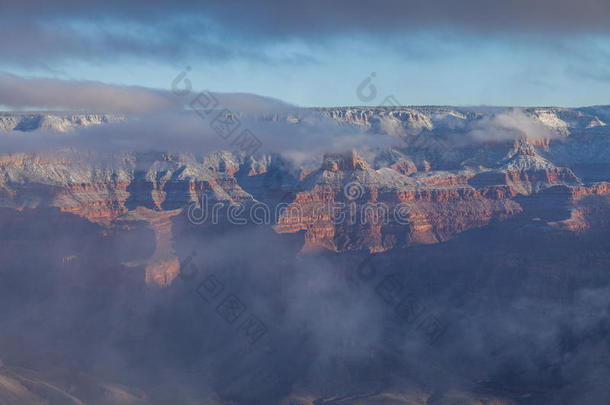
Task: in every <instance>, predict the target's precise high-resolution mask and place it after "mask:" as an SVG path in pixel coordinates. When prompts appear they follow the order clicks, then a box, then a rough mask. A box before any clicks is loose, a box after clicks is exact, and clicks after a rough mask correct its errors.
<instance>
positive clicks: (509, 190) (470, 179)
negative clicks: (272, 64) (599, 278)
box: [0, 107, 610, 286]
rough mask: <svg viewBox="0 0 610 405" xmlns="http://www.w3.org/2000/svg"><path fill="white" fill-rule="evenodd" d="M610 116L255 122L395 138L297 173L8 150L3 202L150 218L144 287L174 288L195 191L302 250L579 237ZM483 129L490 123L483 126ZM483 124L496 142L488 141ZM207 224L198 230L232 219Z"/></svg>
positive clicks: (408, 115)
mask: <svg viewBox="0 0 610 405" xmlns="http://www.w3.org/2000/svg"><path fill="white" fill-rule="evenodd" d="M609 110H610V109H603V108H598V109H595V110H589V109H559V108H532V109H525V110H519V112H518V114H516V113H512V112H510V111H509V112H502V114H505V115H502V114H499V113H498V112H488V111H477V110H476V109H464V108H462V109H459V108H451V107H442V108H441V107H410V108H406V107H388V108H383V107H374V108H369V107H345V108H324V109H313V110H306V111H299V112H295V113H290V114H288V113H281V114H276V115H273V116H272V117H271V118H270V117H269V116H261V117H260V118H259V119H260V120H262V121H265V122H269V121H270V122H272V123H277V122H281V123H288V124H289V125H294V126H298V125H301V124H300V122H301V120H302V119H303V118H304V117H311V116H312V115H313V116H316V117H321V119H326V120H331V121H333V122H336V123H338V125H340V126H342V127H344V128H350V127H353V128H359V130H362V128H364V129H365V130H366V131H371V132H379V133H381V134H386V135H389V136H391V137H394V138H396V146H393V147H387V146H384V147H380V148H377V149H373V150H372V151H371V150H370V148H367V150H366V153H361V152H359V151H358V150H350V151H345V152H342V153H337V152H333V153H326V154H324V155H323V156H320V157H319V160H318V163H316V164H310V165H309V166H308V167H298V166H295V165H294V164H292V163H291V162H290V161H289V160H288V159H286V158H285V157H282V156H281V154H263V155H259V156H253V157H251V156H244V155H239V154H235V153H231V152H213V153H209V154H206V155H204V156H197V155H196V154H194V153H169V152H165V151H159V152H147V153H140V152H132V151H125V152H118V153H116V152H115V153H105V152H101V151H86V150H76V149H66V148H64V149H62V150H57V151H48V152H30V153H5V154H4V155H2V156H0V205H1V206H2V207H7V208H12V209H16V210H23V209H36V208H56V209H57V210H58V212H65V213H70V214H74V215H78V216H80V217H83V218H86V219H87V220H89V221H92V222H94V223H98V224H101V225H103V226H106V227H113V226H115V225H116V224H117V223H125V222H126V221H127V222H129V221H136V220H138V221H144V222H146V223H148V224H149V225H148V226H149V227H150V228H151V229H152V230H153V231H154V232H155V235H157V236H156V241H157V242H156V243H157V250H156V251H155V253H154V254H153V256H151V257H150V259H149V264H148V267H147V269H148V270H147V277H146V282H147V283H149V284H155V285H160V286H165V285H167V284H169V283H171V282H172V280H174V279H175V277H176V274H177V272H178V267H179V265H178V261H177V259H176V258H175V256H174V255H173V253H172V246H171V244H172V242H171V241H172V232H173V230H172V225H171V224H172V221H174V219H172V218H174V217H175V216H176V215H178V214H177V213H182V214H184V215H186V213H187V211H188V207H190V206H192V205H199V204H200V203H201V201H200V200H201V197H202V196H206V202H207V203H209V204H223V206H224V207H225V209H226V207H228V206H230V205H242V206H244V207H252V206H254V205H255V204H259V203H262V204H265V205H266V206H267V209H268V211H269V213H270V214H271V215H270V216H269V217H270V218H269V221H267V222H268V223H267V224H268V225H274V230H275V232H278V233H280V234H289V233H295V232H305V242H304V246H303V251H310V250H320V249H322V250H331V251H334V252H347V251H367V252H383V251H387V250H389V249H393V248H404V247H408V246H413V245H418V244H430V243H440V242H444V241H447V240H450V239H451V238H453V237H454V236H455V235H457V234H459V233H462V232H465V231H468V230H470V229H473V228H481V227H485V226H488V225H489V224H491V223H495V222H502V221H504V220H506V219H509V218H515V217H519V216H522V217H523V216H524V217H528V218H531V219H532V222H531V223H530V224H528V225H527V226H533V227H543V228H545V229H548V230H556V231H566V232H584V231H586V230H587V229H589V227H590V225H591V223H607V221H608V219H607V213H608V200H609V195H610V193H609V191H608V181H609V180H610V147H609V145H610V143H609V139H610V136H609V135H608V130H607V128H608V127H607V125H606V123H605V121H606V120H608V118H610V112H609ZM511 114H512V115H511ZM515 114H516V115H515ZM507 117H508V118H507ZM522 117H527V119H528V120H529V121H528V122H529V124H528V125H530V126H529V127H528V128H530V129H531V131H533V132H532V133H531V134H528V133H527V132H524V133H523V134H521V135H519V136H517V137H516V138H514V139H504V138H503V137H502V135H501V134H502V131H503V128H505V127H506V126H507V125H508V126H510V125H513V124H514V121H515V120H519V119H522ZM126 119H127V118H126V117H125V116H120V115H108V114H56V113H38V114H10V113H4V114H2V115H1V116H0V124H1V128H0V130H3V131H5V132H6V133H11V134H15V135H14V136H19V133H23V132H24V131H28V132H36V131H55V132H66V131H68V132H69V131H74V130H75V129H78V128H80V127H86V126H91V125H96V126H99V125H105V124H109V123H116V122H122V121H124V120H126ZM481 122H487V123H492V124H489V125H491V126H490V127H489V128H487V127H482V126H481V125H482V124H480V123H481ZM532 122H533V123H534V124H531V123H532ZM483 128H487V131H493V130H495V131H498V133H500V135H498V136H497V139H494V134H493V133H485V129H483ZM75 136H80V135H78V134H77V135H75ZM365 156H366V157H365ZM280 201H281V203H282V204H284V206H285V207H284V208H285V209H284V210H283V211H282V210H279V211H278V210H277V208H278V205H277V204H278V202H280ZM209 208H210V209H211V207H209ZM145 210H146V212H148V213H149V214H146V215H145V216H146V218H144V219H143V218H142V215H140V214H138V213H142V212H145ZM246 211H247V210H246ZM217 213H221V216H222V215H225V216H226V214H227V212H226V210H225V211H223V210H222V209H219V210H218V211H217ZM276 213H277V215H275V214H276ZM242 215H245V214H242ZM534 218H535V220H534ZM246 220H250V218H247V219H246ZM117 221H118V222H117ZM209 222H210V223H209V224H206V226H226V225H231V224H227V222H232V221H230V220H229V221H228V220H227V218H221V219H219V220H216V221H209ZM233 222H235V221H233ZM233 225H235V224H233ZM235 226H238V225H235Z"/></svg>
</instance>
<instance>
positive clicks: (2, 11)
mask: <svg viewBox="0 0 610 405" xmlns="http://www.w3.org/2000/svg"><path fill="white" fill-rule="evenodd" d="M609 18H610V3H608V2H607V1H605V0H583V1H578V2H577V1H574V0H559V1H553V0H542V1H526V0H516V1H506V0H503V1H499V2H490V1H484V0H467V1H461V2H456V1H452V0H436V1H420V0H417V1H398V0H385V1H380V2H375V3H374V4H373V3H370V2H364V1H344V0H339V1H335V2H322V1H319V0H314V1H309V2H302V3H286V2H280V1H270V0H267V1H259V2H222V1H205V2H199V1H181V2H170V1H167V0H162V1H157V2H154V3H151V2H144V1H131V2H123V1H116V0H109V1H105V2H86V3H85V2H79V1H74V0H64V1H56V2H43V1H35V0H25V1H16V0H9V1H4V2H2V5H1V6H0V35H1V36H2V38H3V41H2V42H0V52H1V53H2V55H3V61H4V62H8V63H15V64H19V65H23V66H27V65H28V64H36V66H43V65H44V64H45V63H51V62H53V61H55V60H58V59H62V60H65V59H69V58H76V59H84V60H87V61H90V62H96V61H102V62H108V61H112V60H114V59H116V58H129V57H132V58H150V59H153V60H162V61H164V62H168V61H169V62H170V63H180V62H183V61H185V59H187V58H188V59H189V60H195V59H197V60H206V61H208V62H218V61H224V60H230V59H240V60H244V59H245V60H251V61H257V62H263V63H298V64H302V63H315V60H313V59H312V57H311V56H308V55H303V54H299V53H294V54H288V55H285V56H277V55H270V54H268V53H267V52H266V50H265V48H264V45H266V44H273V43H276V42H277V41H284V40H287V39H288V40H290V39H301V40H305V41H323V40H326V39H329V38H332V37H335V36H340V35H352V34H363V35H371V36H377V35H379V36H384V35H387V34H405V33H408V32H412V31H414V30H418V29H428V30H430V29H431V30H435V29H443V30H447V29H448V30H458V31H474V32H481V31H485V32H494V33H497V34H518V35H522V34H523V33H536V34H545V33H548V34H573V33H592V32H598V33H599V32H602V33H607V32H609V31H610V26H609V25H608V24H607V21H608V19H609Z"/></svg>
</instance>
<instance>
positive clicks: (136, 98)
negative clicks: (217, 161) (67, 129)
mask: <svg viewBox="0 0 610 405" xmlns="http://www.w3.org/2000/svg"><path fill="white" fill-rule="evenodd" d="M179 85H180V86H181V87H179V88H178V87H177V90H176V91H182V90H184V83H182V82H180V83H179ZM196 95H197V92H196V91H195V89H192V91H190V97H184V96H177V95H176V94H174V93H172V92H171V91H169V90H156V89H150V88H146V87H139V86H119V85H112V84H106V83H101V82H93V81H69V80H57V79H49V78H23V77H20V76H15V75H11V74H7V73H4V74H2V73H0V106H6V107H9V108H10V109H12V110H20V109H41V110H48V109H50V110H75V111H87V112H117V113H157V112H164V113H167V112H172V111H180V110H184V108H186V107H187V104H188V103H190V101H191V100H192V99H194V98H195V97H196ZM214 96H215V97H216V98H217V100H218V101H219V105H222V106H223V108H227V109H229V110H231V111H235V112H258V113H260V112H265V111H274V112H275V111H278V110H281V109H282V108H283V107H285V106H287V104H285V103H283V102H281V101H279V100H275V99H272V98H268V97H261V96H256V95H251V94H239V93H214Z"/></svg>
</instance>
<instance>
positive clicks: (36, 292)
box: [0, 106, 610, 405]
mask: <svg viewBox="0 0 610 405" xmlns="http://www.w3.org/2000/svg"><path fill="white" fill-rule="evenodd" d="M196 112H197V111H185V112H183V113H181V114H183V115H184V116H187V117H189V119H192V120H200V118H199V117H198V116H197V115H196ZM220 114H223V113H222V112H220ZM225 115H226V114H225ZM225 118H226V117H225ZM229 118H231V119H233V120H235V119H239V120H241V122H242V123H244V125H249V126H250V128H252V132H253V133H256V134H259V137H260V139H261V144H262V146H261V148H260V149H258V150H256V151H244V150H240V149H239V148H237V147H235V144H234V143H231V142H229V141H228V140H227V141H225V140H223V139H221V138H222V137H219V135H221V134H214V132H213V131H210V130H209V128H208V129H207V130H208V132H210V133H211V135H209V136H211V137H214V138H215V139H216V141H217V142H218V144H217V145H214V146H213V147H207V146H202V147H197V145H198V144H197V142H199V141H198V139H196V138H195V139H194V140H193V139H189V141H188V142H185V140H184V139H183V138H180V135H176V138H175V139H176V141H175V144H174V141H173V140H172V139H174V138H172V137H173V134H172V133H168V134H166V135H165V138H164V141H163V142H151V143H149V145H148V146H147V147H145V148H144V147H142V146H141V145H140V144H138V143H137V142H134V141H133V140H130V139H129V136H128V135H129V134H130V131H133V130H134V129H133V128H134V127H132V126H130V125H134V124H133V123H136V124H135V125H143V126H144V128H145V129H144V130H143V131H142V132H146V131H147V130H150V131H153V130H152V129H150V128H153V127H154V125H155V124H154V119H153V118H151V117H147V116H134V115H133V114H129V113H82V112H61V111H50V112H6V113H2V114H0V133H1V135H2V143H3V149H4V152H2V154H1V155H0V224H1V226H0V235H1V238H2V244H1V245H0V246H1V247H0V263H2V264H1V270H0V277H1V279H2V283H1V284H0V288H1V293H0V302H1V303H2V305H1V308H2V310H1V312H2V314H1V316H0V319H1V323H0V328H1V329H2V335H1V336H0V360H2V362H0V403H2V404H25V403H27V404H83V403H87V404H90V403H91V404H145V403H151V404H157V403H158V404H167V403H180V404H200V403H202V404H275V403H277V404H281V405H297V404H299V405H318V404H329V405H330V404H429V405H441V404H442V405H458V404H460V405H461V404H464V405H466V404H472V405H474V404H488V405H491V404H497V405H500V404H542V403H545V404H547V403H548V404H572V403H574V404H575V403H579V404H602V403H607V401H608V400H610V391H609V390H608V386H607V381H608V378H610V365H609V364H610V363H609V362H608V359H610V346H609V345H608V336H609V335H608V334H609V333H610V332H609V331H608V308H609V304H610V303H609V302H608V297H610V295H609V294H608V270H609V269H610V254H609V252H610V238H609V235H610V107H606V106H596V107H585V108H560V107H527V108H525V107H524V108H518V107H515V108H504V107H449V106H447V107H434V106H422V107H418V106H414V107H400V106H388V107H367V106H361V107H332V108H288V107H286V106H282V107H281V108H278V109H277V111H276V110H267V111H264V112H252V111H247V112H243V113H242V112H239V111H236V112H235V113H234V116H232V117H229ZM148 119H150V120H152V121H153V124H151V125H147V124H146V123H147V120H148ZM201 126H206V123H205V122H204V121H201ZM114 133H120V134H122V135H121V137H116V136H113V134H114ZM307 134H312V139H311V140H308V138H307V136H308V135H307ZM337 134H339V138H340V139H341V141H340V142H335V141H331V140H333V139H335V138H333V137H334V136H335V135H337ZM126 135H127V136H126ZM290 137H298V138H299V139H300V141H295V142H297V143H298V142H301V143H298V145H299V146H298V147H297V148H296V149H297V151H296V152H295V151H294V150H292V151H289V152H286V151H285V150H283V149H282V148H283V146H282V145H283V144H282V142H285V140H286V139H287V138H290ZM154 139H156V140H158V139H157V138H153V140H154ZM134 144H135V146H134ZM297 152H298V153H297ZM604 401H606V402H604Z"/></svg>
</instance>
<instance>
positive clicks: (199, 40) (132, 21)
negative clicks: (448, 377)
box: [0, 0, 610, 106]
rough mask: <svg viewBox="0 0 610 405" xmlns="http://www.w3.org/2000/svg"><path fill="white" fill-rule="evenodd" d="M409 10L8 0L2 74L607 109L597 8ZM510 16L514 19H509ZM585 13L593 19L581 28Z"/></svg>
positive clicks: (607, 48)
mask: <svg viewBox="0 0 610 405" xmlns="http://www.w3.org/2000/svg"><path fill="white" fill-rule="evenodd" d="M589 1H590V2H594V1H596V0H589ZM35 3H36V2H35ZM203 3H205V2H203ZM209 3H210V4H211V3H215V2H209ZM264 3H267V4H264ZM407 3H408V2H407ZM411 3H412V4H411V6H412V8H411V9H409V8H407V9H406V11H405V19H404V21H402V20H400V19H399V18H395V16H394V13H393V9H392V8H388V9H387V10H385V9H384V11H383V12H382V13H381V14H382V15H380V16H376V17H374V18H373V20H374V21H372V22H370V21H369V22H367V23H364V22H363V23H360V22H359V20H357V18H361V19H362V18H365V17H366V16H367V14H366V12H367V9H366V8H363V9H362V14H358V10H355V11H352V13H353V14H354V15H349V16H347V17H346V16H344V15H343V14H342V13H341V12H340V10H334V9H331V10H329V9H328V8H324V7H321V8H320V9H319V10H314V11H312V10H310V9H304V10H297V12H295V13H292V12H291V11H290V10H291V9H289V8H287V9H285V10H280V11H278V10H276V9H274V8H273V7H274V5H275V3H274V2H270V1H267V2H260V3H257V6H256V7H253V10H252V16H248V15H244V10H243V9H235V10H231V9H230V7H228V6H227V7H226V9H225V8H223V6H222V3H218V4H212V5H211V6H210V7H209V8H205V7H203V8H202V9H201V10H198V9H197V10H198V12H196V13H188V14H185V13H183V12H175V10H176V8H171V4H170V3H168V4H162V3H159V4H160V5H159V6H158V7H159V10H157V11H158V13H154V12H152V14H150V15H148V14H144V15H142V14H140V13H139V12H138V10H137V9H136V10H133V12H130V10H127V11H125V10H123V9H121V7H120V3H117V5H113V2H109V4H108V6H107V7H106V6H104V5H99V6H98V7H99V8H95V7H94V8H92V9H91V10H88V9H87V8H83V9H79V8H78V7H77V6H76V5H75V4H71V3H70V2H69V1H63V2H62V1H60V2H58V5H57V9H54V8H51V9H47V8H44V7H43V6H41V5H39V4H38V3H36V4H35V5H32V7H34V8H32V9H31V10H32V11H31V12H29V13H28V12H27V10H25V9H23V10H22V9H20V8H19V7H15V8H14V9H11V8H10V6H9V8H8V14H7V13H5V14H4V16H3V17H0V23H2V22H3V21H2V20H4V22H5V23H6V24H4V25H3V27H4V28H0V34H4V35H3V36H4V38H8V41H4V45H1V46H0V52H2V54H3V55H4V57H3V58H2V59H0V72H2V73H8V74H12V75H16V76H20V77H43V78H47V79H59V80H63V81H75V82H79V81H99V82H103V83H108V84H115V85H137V86H144V87H150V88H156V89H165V90H168V89H169V86H170V84H171V81H172V80H173V78H174V77H175V76H176V75H177V74H178V73H180V72H181V71H182V70H183V69H184V68H185V67H186V66H190V67H191V68H192V70H191V71H190V73H189V76H188V77H189V78H190V80H191V81H192V83H193V86H194V87H195V88H198V89H207V90H212V91H218V92H244V93H254V94H258V95H264V96H269V97H274V98H278V99H281V100H284V101H287V102H290V103H294V104H297V105H300V106H333V105H362V104H365V105H377V104H380V103H382V101H383V99H384V98H385V97H387V96H390V95H392V96H394V97H395V99H396V100H398V101H399V102H400V103H401V104H403V105H422V104H435V105H439V104H446V105H559V106H581V105H594V104H609V100H608V94H609V91H610V68H608V66H610V64H609V62H610V32H606V31H605V30H604V28H603V27H604V25H603V24H600V25H599V26H596V21H597V20H596V19H594V16H593V14H592V15H591V16H587V15H583V16H577V17H578V18H573V19H575V20H576V23H575V22H573V21H572V20H573V19H563V17H562V13H566V14H567V13H568V12H569V11H570V10H571V8H570V6H571V5H572V3H571V2H568V1H564V0H562V1H559V2H554V3H553V2H550V3H549V4H554V5H555V7H562V6H563V7H564V8H565V10H559V11H555V12H553V13H550V15H547V14H545V13H542V12H541V14H540V15H539V16H538V17H536V12H535V11H534V12H533V15H534V17H531V16H530V15H529V14H532V12H529V14H528V9H527V7H526V4H525V3H524V6H523V10H521V9H519V8H518V7H514V6H513V5H508V4H509V3H506V4H505V3H504V2H500V3H499V7H500V8H502V7H503V6H506V10H505V12H504V14H500V16H499V17H497V26H494V24H493V22H489V21H488V20H489V15H490V13H492V12H493V10H492V9H489V10H488V9H485V8H484V7H483V8H481V10H480V13H481V16H480V19H481V21H479V20H477V18H476V15H475V16H474V17H471V16H470V14H467V13H463V14H460V12H458V11H456V16H455V19H453V18H452V16H451V15H446V16H443V17H442V18H440V17H438V16H437V17H434V16H432V17H428V19H429V20H430V21H426V20H425V19H424V20H425V21H423V22H422V23H420V21H419V20H416V19H414V17H410V16H411V14H412V13H413V10H416V7H417V6H421V8H422V11H421V14H422V15H427V14H426V13H430V12H432V11H434V12H436V13H437V15H438V10H439V9H440V7H441V6H444V7H445V8H447V7H449V6H448V3H447V4H440V5H438V7H439V8H435V9H433V10H429V9H427V8H423V7H424V6H423V5H422V4H423V3H421V2H411ZM438 3H442V2H438ZM468 3H473V4H472V7H475V6H476V7H479V6H480V4H479V3H478V2H477V1H476V0H472V1H470V2H468V1H467V2H465V3H463V4H464V6H465V7H468ZM475 3H476V4H475ZM543 3H544V1H543ZM359 4H360V3H359V2H354V4H353V7H360V5H359ZM401 4H402V3H401ZM481 4H482V3H481ZM574 4H576V3H574ZM189 6H190V3H189V4H185V7H189ZM35 7H39V9H37V8H35ZM62 7H64V8H63V9H62ZM70 7H73V8H74V10H73V11H71V12H69V13H68V12H67V10H68V9H69V8H70ZM150 7H153V8H154V7H155V6H154V5H150ZM164 7H165V8H164ZM191 7H196V6H194V5H193V6H191ZM329 7H331V8H332V6H329ZM425 7H428V6H425ZM276 8H277V7H276ZM609 8H610V7H609ZM172 10H174V11H172ZM178 10H180V9H178ZM274 10H275V11H274ZM443 10H444V8H443ZM460 10H461V9H460ZM474 10H475V11H478V10H479V8H474ZM233 11H235V12H238V11H239V12H241V14H239V17H235V16H236V15H238V14H231V13H232V12H233ZM585 11H586V10H585ZM606 11H607V8H603V10H601V11H600V13H601V14H602V16H603V13H605V12H606ZM401 12H403V10H398V11H397V12H396V13H397V14H399V13H401ZM11 13H12V14H13V15H11ZM96 13H101V14H100V15H101V17H96V15H97V14H96ZM274 13H275V14H274ZM282 13H283V14H282ZM324 13H328V16H326V17H321V16H323V15H324ZM383 13H386V14H383ZM507 13H510V14H509V15H510V17H511V18H512V20H511V21H505V20H504V19H503V17H502V16H503V15H505V14H507ZM520 13H521V14H520ZM267 14H269V15H267ZM293 14H294V15H293ZM416 14H417V13H416ZM448 14H451V13H448ZM493 15H495V14H493ZM300 16H302V18H300ZM363 16H364V17H363ZM602 16H600V18H601V17H602ZM348 17H349V18H348ZM581 17H582V19H583V20H586V17H588V18H589V21H590V22H589V23H586V21H585V22H583V23H582V24H578V23H577V22H578V21H579V18H581ZM307 18H310V19H311V22H315V23H316V24H318V25H319V26H317V27H314V28H309V26H308V25H307V24H305V23H304V22H302V21H301V19H305V20H306V19H307ZM355 18H356V19H355ZM409 18H411V19H409ZM434 18H437V19H438V21H436V20H435V19H434ZM485 18H487V20H485V21H483V20H484V19H485ZM547 20H548V21H547ZM366 21H368V20H366ZM441 22H442V24H441ZM562 24H563V26H562ZM24 27H25V28H24ZM371 73H374V74H375V75H374V76H375V77H374V78H373V80H372V82H371V83H372V85H373V86H374V87H375V89H376V90H377V97H375V98H373V99H371V100H368V101H363V100H361V99H359V98H358V97H357V91H356V90H357V88H358V86H359V84H360V83H361V82H362V81H363V80H365V79H366V78H367V77H368V76H369V75H370V74H371ZM7 103H8V104H10V103H9V102H6V103H5V105H6V104H7Z"/></svg>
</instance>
